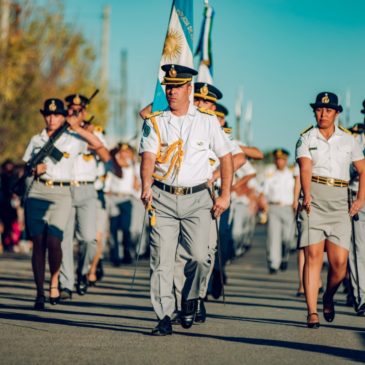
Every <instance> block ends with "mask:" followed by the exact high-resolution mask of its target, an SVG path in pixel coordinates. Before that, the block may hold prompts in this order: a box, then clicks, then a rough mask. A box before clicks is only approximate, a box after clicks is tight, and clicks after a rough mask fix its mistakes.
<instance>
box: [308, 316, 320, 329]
mask: <svg viewBox="0 0 365 365" xmlns="http://www.w3.org/2000/svg"><path fill="white" fill-rule="evenodd" d="M311 316H317V318H318V320H317V322H309V320H310V318H311ZM319 326H320V324H319V316H318V313H315V312H314V313H309V314H308V315H307V327H308V328H314V329H317V328H319Z"/></svg>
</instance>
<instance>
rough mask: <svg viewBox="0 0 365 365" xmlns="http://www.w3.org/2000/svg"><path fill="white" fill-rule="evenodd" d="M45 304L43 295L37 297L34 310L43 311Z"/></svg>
mask: <svg viewBox="0 0 365 365" xmlns="http://www.w3.org/2000/svg"><path fill="white" fill-rule="evenodd" d="M45 302H46V297H45V296H44V295H37V297H36V298H35V302H34V307H33V308H34V309H35V310H37V311H43V310H44V306H45Z"/></svg>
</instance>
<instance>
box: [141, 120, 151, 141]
mask: <svg viewBox="0 0 365 365" xmlns="http://www.w3.org/2000/svg"><path fill="white" fill-rule="evenodd" d="M142 133H143V137H146V138H147V137H148V136H149V135H150V133H151V127H150V126H149V125H148V124H147V123H146V122H144V124H143V130H142Z"/></svg>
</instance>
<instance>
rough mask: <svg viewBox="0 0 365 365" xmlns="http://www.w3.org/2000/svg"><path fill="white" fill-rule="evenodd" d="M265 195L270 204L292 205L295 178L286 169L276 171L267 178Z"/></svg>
mask: <svg viewBox="0 0 365 365" xmlns="http://www.w3.org/2000/svg"><path fill="white" fill-rule="evenodd" d="M264 194H265V196H266V199H267V200H268V202H269V203H274V204H280V205H292V204H293V200H294V196H293V195H294V176H293V173H292V172H291V171H290V170H289V169H288V168H287V167H286V168H285V169H284V170H278V169H275V170H274V171H273V172H271V173H270V174H269V175H267V176H266V179H265V182H264Z"/></svg>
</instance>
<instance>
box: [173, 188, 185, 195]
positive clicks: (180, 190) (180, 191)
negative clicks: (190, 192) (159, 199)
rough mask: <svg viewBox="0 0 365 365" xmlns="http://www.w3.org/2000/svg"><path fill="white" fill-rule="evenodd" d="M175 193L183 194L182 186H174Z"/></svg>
mask: <svg viewBox="0 0 365 365" xmlns="http://www.w3.org/2000/svg"><path fill="white" fill-rule="evenodd" d="M175 195H184V188H182V187H181V186H176V187H175Z"/></svg>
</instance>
